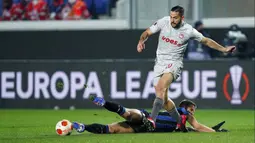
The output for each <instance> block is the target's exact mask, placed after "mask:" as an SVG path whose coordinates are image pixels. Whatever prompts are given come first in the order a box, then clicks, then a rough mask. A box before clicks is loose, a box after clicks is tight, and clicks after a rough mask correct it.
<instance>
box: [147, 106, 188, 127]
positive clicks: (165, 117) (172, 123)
mask: <svg viewBox="0 0 255 143" xmlns="http://www.w3.org/2000/svg"><path fill="white" fill-rule="evenodd" d="M177 110H178V112H179V113H180V115H188V114H189V112H188V111H187V110H186V109H185V108H178V109H177ZM142 112H143V113H144V114H145V115H147V116H150V113H149V112H147V111H145V110H142ZM155 124H156V128H155V130H154V132H173V131H174V130H175V129H176V126H177V122H176V120H175V119H174V118H173V117H171V116H170V114H169V113H168V112H159V115H158V116H157V118H156V122H155Z"/></svg>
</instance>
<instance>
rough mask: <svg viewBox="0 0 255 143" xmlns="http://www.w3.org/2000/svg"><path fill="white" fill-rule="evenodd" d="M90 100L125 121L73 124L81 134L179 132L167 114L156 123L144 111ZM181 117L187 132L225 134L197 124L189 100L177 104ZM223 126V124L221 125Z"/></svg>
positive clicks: (113, 103) (194, 105)
mask: <svg viewBox="0 0 255 143" xmlns="http://www.w3.org/2000/svg"><path fill="white" fill-rule="evenodd" d="M90 99H91V100H92V101H93V102H94V103H95V104H96V105H98V106H101V107H104V108H105V109H107V110H108V111H111V112H115V113H117V114H118V115H120V116H121V117H123V118H124V119H125V120H126V121H122V122H117V123H112V124H108V125H103V124H98V123H93V124H83V123H78V122H73V128H74V129H75V130H76V131H77V132H79V133H82V132H84V131H88V132H91V133H96V134H113V133H145V132H174V131H180V130H179V129H178V128H177V121H176V120H175V119H174V118H173V117H171V116H170V114H169V113H168V112H159V114H158V116H157V118H156V121H155V122H154V121H153V120H152V119H151V118H150V116H151V114H150V113H149V112H147V111H146V110H138V109H131V108H125V107H123V106H122V105H120V104H118V103H115V102H111V101H106V100H105V99H103V98H101V97H97V96H95V95H91V96H90ZM177 110H178V112H179V114H180V115H181V116H182V119H183V120H182V123H183V124H186V121H188V122H189V123H190V125H191V126H192V127H193V128H188V129H187V130H189V131H197V132H225V131H227V130H225V129H220V126H222V123H221V124H220V125H216V126H214V127H212V128H210V127H207V126H205V125H203V124H201V123H199V122H198V121H197V120H196V119H195V117H194V113H195V110H196V104H195V103H194V102H192V101H190V100H183V101H181V102H180V104H179V108H178V109H177ZM223 124H224V123H223Z"/></svg>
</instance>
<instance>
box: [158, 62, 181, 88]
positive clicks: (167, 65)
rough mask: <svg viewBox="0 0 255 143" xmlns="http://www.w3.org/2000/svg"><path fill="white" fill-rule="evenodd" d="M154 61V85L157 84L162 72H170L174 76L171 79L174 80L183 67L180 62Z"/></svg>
mask: <svg viewBox="0 0 255 143" xmlns="http://www.w3.org/2000/svg"><path fill="white" fill-rule="evenodd" d="M162 63H163V62H156V63H155V65H154V79H153V85H154V86H156V85H157V84H158V81H159V79H160V78H161V76H162V75H163V74H164V73H172V74H173V76H174V79H173V81H176V80H177V79H178V78H179V77H180V75H181V72H182V69H183V63H182V62H174V61H169V62H166V61H165V62H164V64H162Z"/></svg>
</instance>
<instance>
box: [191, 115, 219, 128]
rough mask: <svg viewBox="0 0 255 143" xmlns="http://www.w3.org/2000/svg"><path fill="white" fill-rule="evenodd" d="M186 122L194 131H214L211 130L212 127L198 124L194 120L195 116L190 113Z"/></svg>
mask: <svg viewBox="0 0 255 143" xmlns="http://www.w3.org/2000/svg"><path fill="white" fill-rule="evenodd" d="M188 122H189V124H190V125H191V126H192V127H193V128H194V129H195V131H198V132H215V130H213V129H212V128H210V127H207V126H206V125H203V124H200V123H199V122H198V121H197V120H196V118H195V117H194V116H192V115H190V116H189V117H188Z"/></svg>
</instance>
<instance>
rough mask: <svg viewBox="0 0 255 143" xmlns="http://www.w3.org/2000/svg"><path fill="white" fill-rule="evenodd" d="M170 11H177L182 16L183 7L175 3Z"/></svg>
mask: <svg viewBox="0 0 255 143" xmlns="http://www.w3.org/2000/svg"><path fill="white" fill-rule="evenodd" d="M171 11H173V12H179V14H180V16H183V15H184V8H183V7H181V6H179V5H177V6H175V7H172V9H171Z"/></svg>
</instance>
